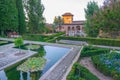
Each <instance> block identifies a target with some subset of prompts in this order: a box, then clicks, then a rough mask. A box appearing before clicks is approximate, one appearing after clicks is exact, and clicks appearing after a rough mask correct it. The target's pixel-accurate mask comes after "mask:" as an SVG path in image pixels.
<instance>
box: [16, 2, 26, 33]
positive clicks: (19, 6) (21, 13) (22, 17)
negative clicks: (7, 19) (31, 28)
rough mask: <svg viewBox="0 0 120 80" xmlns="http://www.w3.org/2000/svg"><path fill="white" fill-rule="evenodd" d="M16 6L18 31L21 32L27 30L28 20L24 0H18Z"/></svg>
mask: <svg viewBox="0 0 120 80" xmlns="http://www.w3.org/2000/svg"><path fill="white" fill-rule="evenodd" d="M16 6H17V9H18V21H19V23H18V31H19V33H20V34H23V33H25V32H26V22H25V14H24V10H23V3H22V0H16Z"/></svg>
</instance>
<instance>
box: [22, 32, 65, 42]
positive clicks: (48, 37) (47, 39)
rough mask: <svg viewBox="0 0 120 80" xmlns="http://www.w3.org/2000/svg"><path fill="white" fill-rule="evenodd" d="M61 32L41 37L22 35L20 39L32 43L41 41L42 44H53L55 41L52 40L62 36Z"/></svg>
mask: <svg viewBox="0 0 120 80" xmlns="http://www.w3.org/2000/svg"><path fill="white" fill-rule="evenodd" d="M63 34H64V33H63V32H60V33H56V34H53V35H48V36H47V35H41V34H26V35H23V36H22V37H23V38H24V39H25V40H32V41H42V42H55V41H56V40H55V39H54V38H55V37H58V36H61V35H63Z"/></svg>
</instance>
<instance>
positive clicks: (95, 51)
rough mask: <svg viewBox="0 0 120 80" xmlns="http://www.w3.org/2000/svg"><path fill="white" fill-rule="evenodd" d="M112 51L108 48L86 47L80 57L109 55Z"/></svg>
mask: <svg viewBox="0 0 120 80" xmlns="http://www.w3.org/2000/svg"><path fill="white" fill-rule="evenodd" d="M109 52H110V49H107V48H97V47H93V46H84V48H83V49H82V51H81V55H80V57H90V56H95V55H100V54H105V53H109Z"/></svg>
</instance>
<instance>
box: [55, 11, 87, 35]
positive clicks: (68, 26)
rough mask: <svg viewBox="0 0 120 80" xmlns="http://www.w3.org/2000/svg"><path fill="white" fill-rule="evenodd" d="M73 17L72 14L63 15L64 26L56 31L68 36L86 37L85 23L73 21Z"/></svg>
mask: <svg viewBox="0 0 120 80" xmlns="http://www.w3.org/2000/svg"><path fill="white" fill-rule="evenodd" d="M73 16H74V15H73V14H71V13H64V14H63V15H62V18H63V23H64V24H62V25H61V26H59V27H58V28H57V30H56V31H59V32H60V31H61V32H65V33H66V35H67V36H85V33H84V24H85V21H73Z"/></svg>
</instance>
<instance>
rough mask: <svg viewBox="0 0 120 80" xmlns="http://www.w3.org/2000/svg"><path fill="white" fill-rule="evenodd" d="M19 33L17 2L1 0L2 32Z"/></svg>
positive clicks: (0, 22) (0, 24)
mask: <svg viewBox="0 0 120 80" xmlns="http://www.w3.org/2000/svg"><path fill="white" fill-rule="evenodd" d="M8 30H10V31H18V12H17V8H16V2H15V0H0V32H1V35H5V32H6V31H8Z"/></svg>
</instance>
